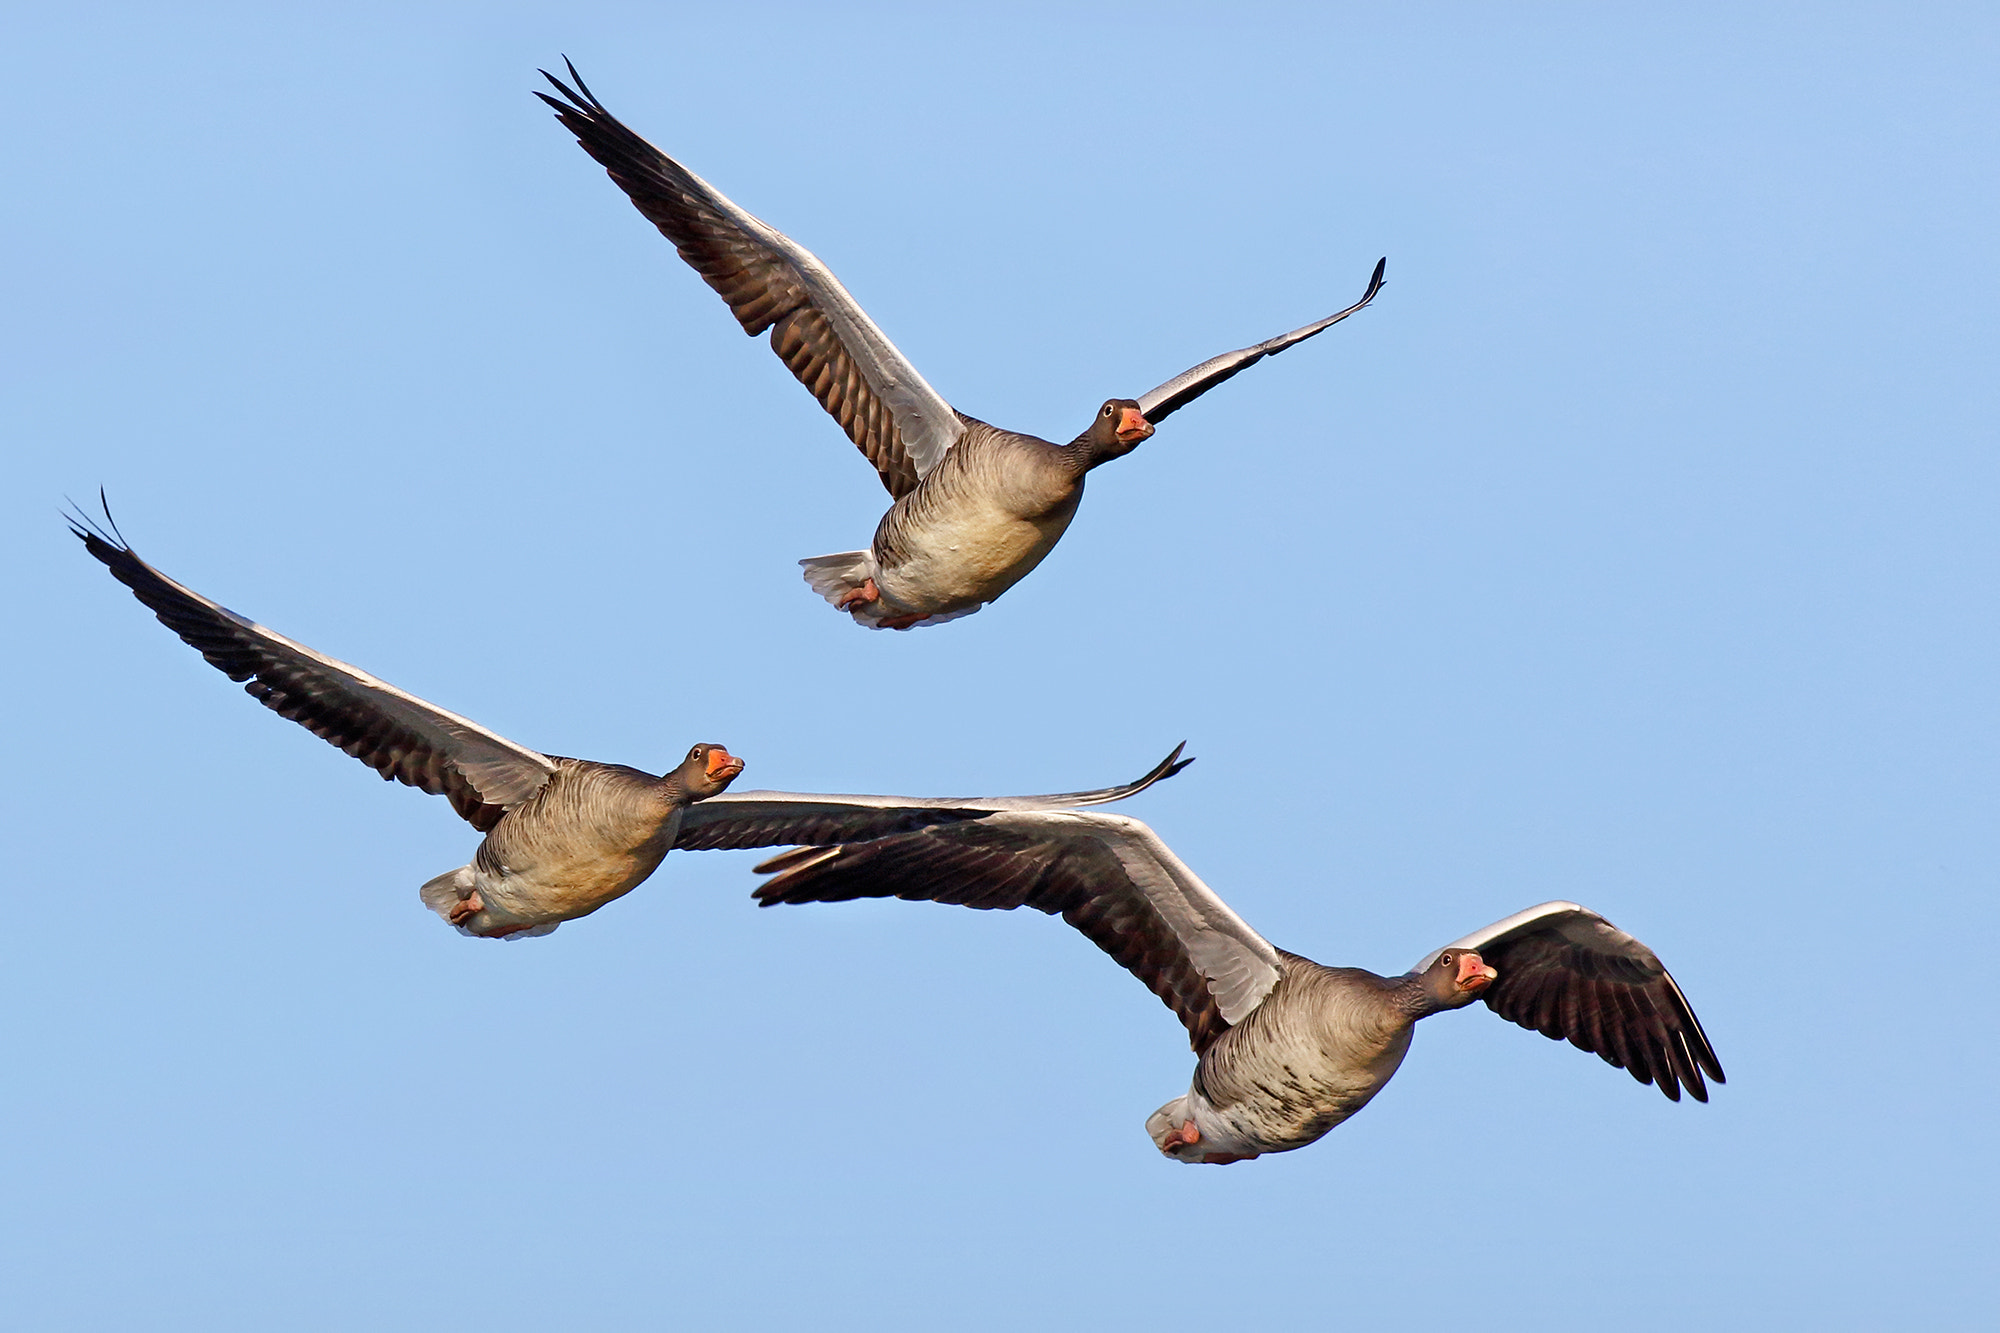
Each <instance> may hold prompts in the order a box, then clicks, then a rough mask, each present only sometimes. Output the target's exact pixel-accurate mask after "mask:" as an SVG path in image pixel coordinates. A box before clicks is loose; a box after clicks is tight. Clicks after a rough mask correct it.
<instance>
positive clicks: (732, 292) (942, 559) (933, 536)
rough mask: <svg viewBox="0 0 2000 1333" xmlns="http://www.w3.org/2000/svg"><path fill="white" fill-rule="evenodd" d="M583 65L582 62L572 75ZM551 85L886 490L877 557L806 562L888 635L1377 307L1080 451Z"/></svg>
mask: <svg viewBox="0 0 2000 1333" xmlns="http://www.w3.org/2000/svg"><path fill="white" fill-rule="evenodd" d="M567 63H568V62H565V64H567ZM569 75H570V78H571V79H572V80H574V82H575V84H576V87H575V88H571V87H570V86H569V84H566V83H564V82H563V81H562V80H560V79H558V78H556V77H555V76H554V75H552V74H550V73H549V72H548V71H547V70H543V71H542V77H544V78H546V79H547V80H548V81H549V82H550V83H551V84H553V85H555V88H556V90H557V91H558V92H559V93H560V94H561V95H562V100H560V101H559V100H557V99H556V98H554V97H550V96H549V95H548V94H546V93H541V92H537V93H536V94H535V96H537V97H539V98H541V99H542V100H543V101H544V102H546V103H548V104H549V105H550V106H552V107H554V108H555V112H556V117H557V119H559V120H560V121H562V123H563V125H564V126H565V127H566V128H568V129H569V131H570V132H571V133H573V134H575V135H576V137H577V142H578V143H580V144H582V145H583V149H584V151H585V152H587V153H589V154H590V155H591V156H592V157H594V158H596V159H597V160H598V161H599V162H600V163H602V164H603V165H604V168H605V170H606V171H607V172H608V173H610V176H611V179H612V180H613V181H615V182H616V183H617V184H618V186H619V188H620V189H622V190H624V191H625V193H626V194H627V195H629V196H630V197H631V200H632V203H633V206H634V207H636V208H637V209H638V210H639V211H640V212H641V213H643V214H644V215H645V216H646V218H647V219H648V220H649V221H651V222H652V223H653V224H654V225H655V226H657V227H658V228H659V229H660V231H661V232H662V233H663V234H664V235H665V236H666V238H667V239H668V240H670V241H672V242H673V243H674V247H675V248H676V249H677V250H679V251H680V256H681V258H682V259H685V260H686V261H687V262H688V263H689V264H690V265H692V266H693V268H694V270H695V271H696V272H697V273H699V274H701V276H702V279H703V280H704V281H705V282H707V283H708V285H709V286H711V287H713V288H714V289H715V290H716V292H717V293H719V294H720V295H721V297H722V299H723V300H724V301H726V302H728V303H729V309H730V311H731V313H733V314H734V315H735V316H736V319H737V321H738V322H739V323H740V324H742V326H743V331H744V332H745V333H747V334H752V335H755V334H758V333H762V332H763V331H764V330H766V329H769V330H770V331H771V348H772V350H773V351H775V352H776V353H777V354H778V356H779V358H780V359H781V360H783V361H784V363H785V365H786V366H787V367H788V368H789V369H790V370H791V372H792V374H793V375H795V376H797V377H798V379H799V382H800V383H802V384H804V385H805V386H806V388H808V389H809V390H811V391H812V395H813V397H814V398H816V399H818V400H819V404H820V406H822V407H824V408H825V409H826V410H827V412H828V413H830V414H831V415H832V416H833V418H834V420H836V421H838V422H839V423H840V425H841V427H842V429H844V430H845V431H846V432H847V435H848V438H849V439H851V440H853V441H854V443H855V444H856V445H857V446H858V447H859V448H860V450H861V452H862V454H863V455H864V456H865V457H866V458H867V459H868V461H869V462H870V463H871V464H873V465H874V467H875V470H876V471H877V472H878V473H879V474H881V478H882V484H883V486H885V487H887V488H888V491H889V496H890V498H891V499H892V500H893V501H894V503H893V504H892V505H891V506H890V507H889V512H888V513H887V514H885V515H884V516H883V518H882V521H881V523H880V524H879V525H878V526H877V527H876V529H875V540H874V542H873V543H872V544H871V546H870V547H869V549H868V550H865V551H841V552H838V553H836V554H833V555H819V556H813V557H811V558H810V559H807V560H801V561H800V562H799V564H800V565H802V566H804V568H805V578H806V582H807V583H808V584H810V585H811V586H812V589H813V591H814V592H817V593H819V594H820V595H821V596H822V597H824V598H826V600H827V601H829V602H831V603H833V605H834V606H835V607H836V608H837V609H839V610H843V611H846V612H848V613H849V614H850V615H852V616H853V618H854V619H855V620H856V621H857V622H859V623H860V624H862V625H866V626H868V627H870V628H872V629H909V628H911V627H912V626H915V625H923V624H941V623H943V622H944V621H947V620H955V619H957V618H958V617H960V616H967V615H971V614H972V613H973V612H974V611H977V610H978V609H979V608H980V607H981V606H983V605H985V604H986V603H987V602H990V601H992V600H993V599H994V598H996V597H998V596H999V595H1000V594H1001V593H1003V592H1005V591H1007V589H1009V588H1011V587H1013V586H1014V584H1015V583H1017V582H1019V581H1020V580H1021V579H1022V578H1023V577H1024V576H1025V575H1026V574H1027V573H1028V571H1029V570H1031V569H1033V568H1034V567H1035V566H1036V565H1038V564H1040V563H1041V561H1042V557H1044V556H1046V555H1047V554H1048V553H1049V551H1050V550H1051V549H1052V548H1053V547H1054V546H1055V544H1056V542H1057V540H1058V539H1059V538H1061V536H1062V535H1063V532H1064V530H1065V529H1067V528H1068V527H1069V523H1070V519H1071V518H1072V517H1074V516H1075V514H1076V506H1077V502H1078V501H1079V500H1081V499H1082V498H1083V479H1084V474H1086V473H1087V472H1089V471H1090V470H1091V469H1092V468H1094V467H1097V466H1098V465H1099V464H1101V463H1107V462H1109V461H1111V460H1112V459H1114V458H1122V457H1124V456H1125V455H1126V454H1128V453H1130V452H1132V450H1133V449H1135V448H1137V447H1138V445H1139V443H1140V441H1142V440H1144V439H1145V438H1146V437H1147V436H1149V435H1151V434H1152V433H1153V428H1154V427H1155V426H1157V425H1158V424H1159V423H1160V421H1161V419H1162V418H1164V417H1165V416H1166V415H1167V414H1168V413H1170V412H1173V411H1176V410H1177V409H1179V408H1182V407H1185V406H1186V405H1187V404H1189V403H1191V402H1193V401H1194V400H1195V399H1196V398H1199V397H1200V396H1201V395H1202V394H1204V393H1207V392H1208V391H1209V390H1210V389H1212V388H1214V387H1215V386H1216V385H1218V384H1220V383H1222V382H1223V381H1224V380H1226V379H1228V378H1229V377H1230V376H1232V375H1235V374H1236V373H1237V372H1239V371H1242V370H1245V369H1248V368H1249V367H1250V366H1253V365H1255V364H1256V363H1257V362H1259V361H1261V360H1263V359H1264V358H1265V357H1267V356H1275V355H1277V354H1278V353H1279V352H1282V351H1284V350H1285V349H1286V348H1288V347H1290V346H1292V345H1293V344H1295V343H1299V342H1303V341H1305V340H1306V339H1307V338H1310V337H1312V336H1313V335H1314V334H1317V333H1320V332H1322V331H1324V330H1326V329H1329V328H1331V327H1332V326H1333V325H1335V324H1338V323H1339V322H1340V321H1341V320H1343V319H1346V318H1347V317H1348V316H1349V315H1351V314H1353V313H1354V312H1355V311H1357V310H1359V309H1361V308H1362V307H1363V306H1365V305H1367V304H1368V303H1369V302H1370V301H1372V300H1374V299H1375V293H1376V292H1378V291H1380V290H1381V287H1382V270H1383V265H1384V264H1386V263H1387V261H1386V260H1384V261H1383V262H1382V263H1378V264H1376V265H1375V272H1374V274H1373V276H1371V277H1370V278H1369V280H1368V287H1367V290H1365V291H1364V292H1363V293H1362V294H1361V299H1360V300H1359V301H1356V302H1355V303H1354V304H1353V305H1351V306H1349V307H1347V309H1345V310H1342V311H1340V312H1339V313H1337V314H1332V315H1328V316H1327V317H1326V318H1325V319H1321V320H1316V321H1315V322H1313V323H1311V324H1308V325H1306V326H1305V327H1303V328H1299V329H1294V330H1292V331H1291V332H1290V333H1286V334H1281V335H1279V336H1278V337H1276V338H1272V339H1269V340H1268V341H1265V342H1261V343H1257V344H1255V345H1253V346H1250V347H1244V348H1240V349H1239V350H1237V351H1234V352H1225V353H1223V354H1222V355H1221V356H1217V357H1213V358H1211V359H1209V360H1207V361H1204V362H1202V363H1201V364H1200V365H1198V366H1195V367H1194V368H1193V369H1191V370H1188V371H1185V372H1183V373H1182V374H1179V375H1176V376H1174V378H1172V379H1170V380H1168V381H1167V382H1166V383H1165V384H1162V385H1160V386H1159V387H1158V388H1156V389H1153V390H1152V391H1151V392H1149V393H1145V394H1142V395H1141V396H1140V397H1138V398H1112V399H1108V400H1107V401H1106V402H1105V404H1104V406H1103V407H1101V408H1100V409H1098V412H1097V416H1096V417H1095V419H1094V420H1092V422H1091V424H1090V427H1089V429H1087V430H1085V431H1084V432H1083V433H1082V434H1081V435H1079V436H1077V437H1076V438H1075V439H1074V440H1072V441H1071V442H1070V443H1069V444H1067V445H1057V444H1053V443H1051V442H1049V441H1047V440H1043V439H1038V438H1036V437H1035V436H1033V435H1021V434H1017V433H1015V432H1013V431H1008V430H1001V429H1000V428H998V427H997V426H989V425H988V424H986V423H985V422H983V421H979V420H976V419H975V418H972V417H969V416H967V415H965V414H964V413H963V412H959V411H955V410H954V409H953V408H952V406H951V404H949V403H947V402H946V401H945V400H944V399H943V398H941V397H939V396H938V394H937V391H936V390H934V389H932V388H931V386H930V385H929V384H927V383H925V382H924V378H923V376H921V375H919V374H918V373H917V371H916V368H915V367H914V366H912V365H910V363H909V362H908V361H906V360H904V359H903V354H902V353H901V352H898V351H897V350H896V348H895V345H894V344H893V343H891V342H890V341H889V340H888V338H886V337H884V336H883V334H882V331H881V330H880V329H878V328H876V327H875V324H874V321H872V320H870V319H869V318H868V315H867V312H865V311H863V310H862V308H861V307H860V305H858V304H857V303H856V302H855V300H854V298H853V297H852V296H850V295H848V293H847V289H846V288H845V287H843V286H841V285H840V280H839V279H837V278H835V277H834V276H833V274H832V273H831V272H829V271H828V270H827V267H826V265H824V264H822V263H821V262H820V261H819V260H818V259H817V258H816V257H815V256H814V255H813V254H812V252H811V251H809V250H807V249H806V248H805V247H804V246H802V245H799V244H798V243H797V242H796V241H793V240H792V239H791V238H790V237H788V236H785V235H784V234H783V233H781V232H779V231H777V230H776V229H775V228H772V227H769V226H766V225H765V224H764V223H762V222H760V221H758V220H757V219H756V218H754V217H752V216H751V215H750V214H748V213H746V212H744V211H743V210H742V209H741V208H739V207H737V206H736V205H735V204H733V203H731V202H730V201H729V200H728V199H726V198H724V197H723V196H722V194H721V192H720V191H718V190H716V189H715V188H713V187H712V186H710V185H709V184H708V183H707V182H706V181H704V180H702V179H701V178H700V177H699V176H697V175H695V174H694V173H693V172H691V171H689V170H688V169H687V168H686V167H683V166H682V165H681V164H680V163H678V162H676V161H675V160H674V159H673V158H671V157H668V156H667V155H666V154H665V153H663V152H661V151H660V150H659V149H657V148H655V147H653V145H651V144H649V143H647V142H646V141H645V140H644V139H641V138H640V137H639V136H638V135H636V134H634V133H633V132H632V131H631V130H629V129H627V128H626V127H625V126H624V125H623V124H622V123H621V122H620V121H619V120H618V119H617V117H615V116H613V115H612V114H611V113H610V112H609V111H607V110H605V109H604V105H603V104H602V103H601V102H599V101H598V100H597V98H596V97H595V96H593V95H592V94H591V91H590V89H589V87H587V86H586V85H585V84H584V82H583V80H582V78H580V77H579V76H578V75H577V72H576V66H574V65H569Z"/></svg>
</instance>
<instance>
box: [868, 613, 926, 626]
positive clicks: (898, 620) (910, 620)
mask: <svg viewBox="0 0 2000 1333" xmlns="http://www.w3.org/2000/svg"><path fill="white" fill-rule="evenodd" d="M928 618H929V617H927V616H925V615H924V614H923V613H922V612H921V611H919V612H915V613H912V614H910V615H907V616H883V617H882V618H881V619H880V620H878V621H876V622H875V623H876V624H878V625H880V626H881V627H882V628H883V629H909V628H910V627H911V626H913V625H915V624H916V623H917V622H918V621H919V620H925V619H928Z"/></svg>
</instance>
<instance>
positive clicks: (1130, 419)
mask: <svg viewBox="0 0 2000 1333" xmlns="http://www.w3.org/2000/svg"><path fill="white" fill-rule="evenodd" d="M1152 433H1153V423H1152V422H1150V421H1148V420H1146V418H1144V417H1142V416H1140V415H1139V409H1137V408H1135V407H1128V408H1126V409H1124V411H1123V412H1122V413H1121V414H1120V415H1119V417H1118V443H1120V444H1137V443H1138V442H1139V441H1141V440H1143V439H1145V438H1146V437H1147V436H1148V435H1151V434H1152Z"/></svg>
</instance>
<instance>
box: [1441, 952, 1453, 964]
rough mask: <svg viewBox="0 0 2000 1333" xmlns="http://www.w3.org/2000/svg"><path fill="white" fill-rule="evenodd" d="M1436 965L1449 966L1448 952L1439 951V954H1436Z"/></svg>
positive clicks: (1449, 957)
mask: <svg viewBox="0 0 2000 1333" xmlns="http://www.w3.org/2000/svg"><path fill="white" fill-rule="evenodd" d="M1438 966H1439V967H1450V966H1451V955H1450V954H1448V953H1441V954H1439V955H1438Z"/></svg>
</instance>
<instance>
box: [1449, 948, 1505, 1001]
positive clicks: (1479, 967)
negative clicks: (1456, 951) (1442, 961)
mask: <svg viewBox="0 0 2000 1333" xmlns="http://www.w3.org/2000/svg"><path fill="white" fill-rule="evenodd" d="M1499 979H1500V974H1499V973H1498V972H1496V971H1494V970H1493V969H1492V968H1490V967H1488V966H1487V965H1486V960H1485V959H1483V958H1481V957H1480V956H1479V955H1478V954H1476V953H1469V952H1468V953H1462V954H1460V955H1459V956H1458V988H1459V989H1460V990H1461V991H1464V992H1465V993H1466V994H1467V995H1477V994H1479V992H1481V991H1483V990H1485V989H1486V988H1487V987H1488V986H1491V985H1492V984H1493V983H1494V982H1495V981H1497V980H1499Z"/></svg>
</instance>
